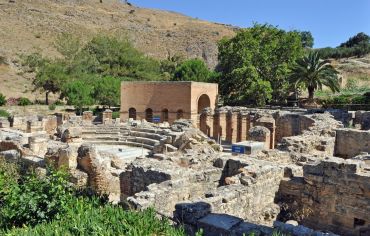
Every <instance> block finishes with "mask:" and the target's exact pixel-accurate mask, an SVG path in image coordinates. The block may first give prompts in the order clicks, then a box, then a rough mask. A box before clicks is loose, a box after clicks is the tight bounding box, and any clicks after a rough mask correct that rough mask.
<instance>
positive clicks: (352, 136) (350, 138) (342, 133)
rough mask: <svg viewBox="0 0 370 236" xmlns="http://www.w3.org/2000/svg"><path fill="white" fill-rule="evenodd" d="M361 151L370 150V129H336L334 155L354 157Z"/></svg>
mask: <svg viewBox="0 0 370 236" xmlns="http://www.w3.org/2000/svg"><path fill="white" fill-rule="evenodd" d="M361 152H370V131H364V130H355V129H338V130H337V131H336V137H335V148H334V156H338V157H342V158H352V157H355V156H357V155H359V154H361Z"/></svg>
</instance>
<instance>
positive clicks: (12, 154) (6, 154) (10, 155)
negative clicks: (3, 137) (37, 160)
mask: <svg viewBox="0 0 370 236" xmlns="http://www.w3.org/2000/svg"><path fill="white" fill-rule="evenodd" d="M20 157H21V154H20V153H19V151H18V150H7V151H2V152H0V158H4V159H5V161H7V162H18V161H19V159H20Z"/></svg>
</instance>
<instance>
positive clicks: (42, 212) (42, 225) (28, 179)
mask: <svg viewBox="0 0 370 236" xmlns="http://www.w3.org/2000/svg"><path fill="white" fill-rule="evenodd" d="M12 166H13V167H15V166H14V165H12ZM83 194H84V193H83V191H76V190H74V189H73V188H72V187H71V186H70V184H69V183H68V175H67V174H66V173H65V172H63V171H53V170H49V172H48V174H47V175H46V176H45V177H37V176H36V175H35V174H33V173H31V174H27V175H25V176H24V177H20V175H19V170H17V168H9V164H6V163H5V164H4V163H2V162H1V161H0V235H9V236H10V235H14V236H15V235H30V236H33V235H112V236H113V235H148V236H149V235H150V236H152V235H171V236H172V235H174V236H177V235H185V233H184V231H183V229H181V228H180V229H176V228H174V227H172V226H171V225H170V224H169V222H168V221H167V219H162V220H160V219H158V218H157V216H156V215H157V214H156V212H155V211H154V210H153V209H148V210H144V211H127V210H125V209H123V208H122V207H120V206H118V205H112V204H109V203H106V202H105V201H102V199H101V198H99V197H96V196H92V197H86V196H85V195H83Z"/></svg>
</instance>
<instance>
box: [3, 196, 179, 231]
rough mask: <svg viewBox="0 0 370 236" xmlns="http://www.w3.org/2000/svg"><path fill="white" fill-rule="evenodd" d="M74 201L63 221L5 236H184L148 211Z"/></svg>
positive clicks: (152, 211)
mask: <svg viewBox="0 0 370 236" xmlns="http://www.w3.org/2000/svg"><path fill="white" fill-rule="evenodd" d="M75 200H76V201H75V202H74V206H73V207H72V208H71V209H70V210H69V211H68V213H67V214H66V215H65V216H64V217H63V219H61V220H58V221H53V222H51V223H49V224H46V223H44V224H40V225H37V226H36V227H34V228H23V229H17V230H12V231H8V232H7V235H14V236H16V235H30V236H31V235H32V236H33V235H111V236H114V235H143V236H152V235H169V236H176V235H179V236H180V235H185V233H184V231H183V230H181V229H179V230H178V229H175V228H173V227H172V226H170V224H169V223H168V222H167V220H159V219H158V218H157V217H156V213H155V211H154V210H152V209H149V210H145V211H143V212H133V211H125V210H124V209H122V208H121V207H119V206H113V205H110V204H107V205H105V206H99V204H97V203H96V202H95V203H94V201H86V200H84V199H81V198H80V199H75Z"/></svg>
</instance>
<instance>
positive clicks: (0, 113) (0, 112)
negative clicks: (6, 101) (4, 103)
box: [0, 109, 10, 118]
mask: <svg viewBox="0 0 370 236" xmlns="http://www.w3.org/2000/svg"><path fill="white" fill-rule="evenodd" d="M9 116H10V114H9V113H8V112H7V111H5V110H2V109H0V117H6V118H7V117H9Z"/></svg>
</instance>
